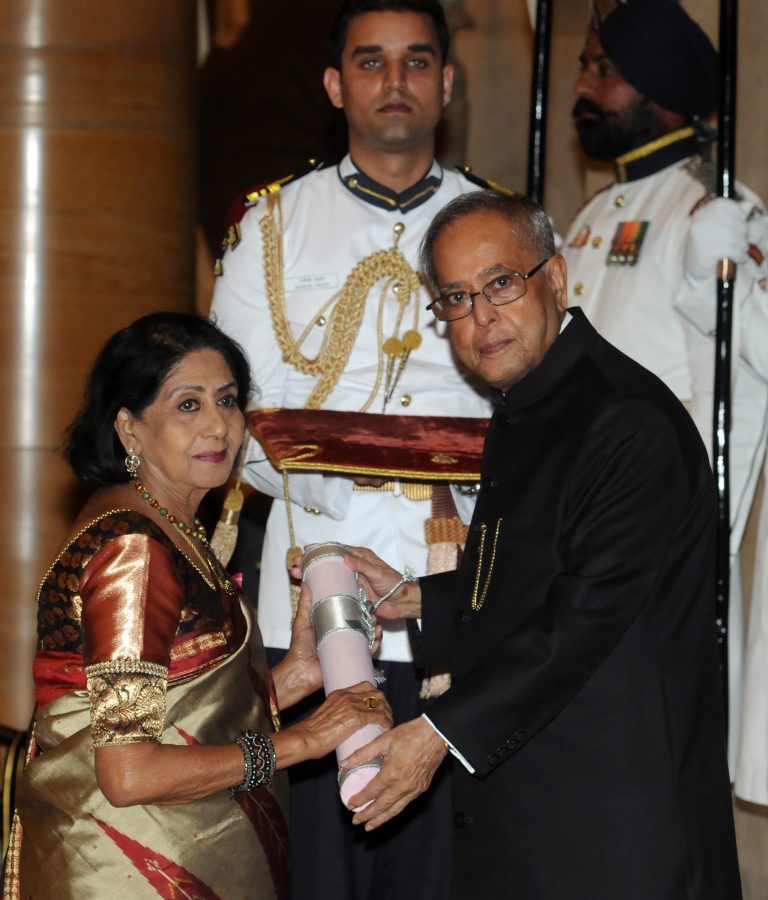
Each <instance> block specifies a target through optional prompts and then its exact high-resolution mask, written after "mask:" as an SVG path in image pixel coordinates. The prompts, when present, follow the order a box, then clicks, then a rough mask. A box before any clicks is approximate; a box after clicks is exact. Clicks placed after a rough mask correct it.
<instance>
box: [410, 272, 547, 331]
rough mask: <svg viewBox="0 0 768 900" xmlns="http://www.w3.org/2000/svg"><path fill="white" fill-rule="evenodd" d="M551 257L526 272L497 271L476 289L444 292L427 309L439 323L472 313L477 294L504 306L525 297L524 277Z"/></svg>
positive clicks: (525, 279)
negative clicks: (479, 288) (482, 285)
mask: <svg viewBox="0 0 768 900" xmlns="http://www.w3.org/2000/svg"><path fill="white" fill-rule="evenodd" d="M550 259H552V257H551V256H547V257H546V258H545V259H542V261H541V262H540V263H539V264H538V265H537V266H534V267H533V268H532V269H531V271H530V272H528V273H527V274H525V275H523V273H522V272H514V271H513V272H501V273H499V274H498V275H497V276H496V277H495V278H494V279H492V280H491V281H489V282H488V284H486V285H485V287H484V288H483V289H482V290H480V291H445V292H441V293H439V294H438V295H437V297H435V299H434V300H433V301H432V303H430V304H429V306H428V307H427V309H431V310H432V312H433V313H434V315H435V317H436V318H438V319H440V320H441V321H442V322H455V321H456V319H464V318H466V316H468V315H469V314H470V313H471V312H472V307H473V305H474V302H475V301H474V298H475V297H479V296H480V295H481V294H482V295H483V297H485V299H486V300H487V301H488V302H489V303H490V304H491V305H492V306H504V305H505V304H506V303H512V302H513V301H514V300H519V299H520V298H521V297H523V296H525V292H526V291H527V290H528V279H529V278H532V277H533V276H534V275H535V274H536V273H537V272H538V271H539V269H541V268H542V267H543V266H544V265H545V264H546V263H548V262H549V261H550Z"/></svg>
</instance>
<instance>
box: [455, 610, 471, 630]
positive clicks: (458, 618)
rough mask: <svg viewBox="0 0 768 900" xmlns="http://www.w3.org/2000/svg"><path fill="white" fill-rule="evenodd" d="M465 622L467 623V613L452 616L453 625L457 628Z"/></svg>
mask: <svg viewBox="0 0 768 900" xmlns="http://www.w3.org/2000/svg"><path fill="white" fill-rule="evenodd" d="M466 622H469V613H465V612H457V613H454V614H453V624H454V625H455V626H456V627H457V628H458V627H459V626H461V625H464V624H465V623H466Z"/></svg>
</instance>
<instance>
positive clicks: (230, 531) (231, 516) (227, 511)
mask: <svg viewBox="0 0 768 900" xmlns="http://www.w3.org/2000/svg"><path fill="white" fill-rule="evenodd" d="M247 444H248V432H246V434H245V440H244V441H243V446H242V447H241V449H240V463H239V465H238V467H237V479H236V481H235V483H234V485H233V486H232V487H231V488H230V489H229V490H228V491H227V496H226V497H225V498H224V505H223V506H222V509H221V516H219V521H218V522H217V523H216V528H214V530H213V535H212V536H211V540H210V545H211V549H212V550H213V552H214V553H215V554H216V556H217V557H218V558H219V562H220V563H221V564H222V566H224V568H226V567H227V566H228V565H229V561H230V559H232V554H233V553H234V552H235V545H236V544H237V532H238V522H239V521H240V512H241V511H242V509H243V492H242V490H241V488H240V482H241V481H242V478H243V466H244V465H245V448H246V446H247Z"/></svg>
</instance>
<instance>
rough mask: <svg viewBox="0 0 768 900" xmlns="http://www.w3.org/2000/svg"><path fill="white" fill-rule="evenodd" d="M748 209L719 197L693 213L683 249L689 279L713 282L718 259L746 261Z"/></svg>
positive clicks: (736, 261) (684, 264)
mask: <svg viewBox="0 0 768 900" xmlns="http://www.w3.org/2000/svg"><path fill="white" fill-rule="evenodd" d="M748 212H749V211H748V210H744V209H743V208H742V207H741V206H740V205H739V203H737V202H736V201H735V200H726V199H724V198H723V197H718V198H717V199H715V200H712V201H711V202H709V203H707V204H706V205H704V206H702V207H701V209H699V210H697V211H696V212H695V213H694V215H693V218H692V220H691V227H690V230H689V232H688V238H687V240H686V244H685V250H684V252H683V266H684V272H685V277H686V279H687V280H688V281H689V282H692V283H694V284H695V283H696V282H701V281H703V280H709V281H712V282H714V279H715V272H716V267H717V264H718V262H719V261H720V260H721V259H731V260H733V261H734V262H735V263H736V264H737V265H741V264H743V263H745V262H746V261H747V255H748V253H749V233H748V227H747V215H748ZM713 308H714V307H713Z"/></svg>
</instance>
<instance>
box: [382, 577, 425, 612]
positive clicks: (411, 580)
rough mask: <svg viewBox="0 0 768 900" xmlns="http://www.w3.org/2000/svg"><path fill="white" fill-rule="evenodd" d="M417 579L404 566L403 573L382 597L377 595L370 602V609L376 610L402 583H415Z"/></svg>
mask: <svg viewBox="0 0 768 900" xmlns="http://www.w3.org/2000/svg"><path fill="white" fill-rule="evenodd" d="M418 580H419V579H418V577H417V576H416V575H414V574H413V572H412V571H411V570H410V569H409V568H408V567H407V566H406V569H405V575H403V577H402V578H401V579H400V581H398V582H397V584H396V585H394V587H391V588H390V589H389V590H388V591H387V593H386V594H384V596H383V597H379V599H378V600H377V601H376V602H375V603H373V604H371V611H372V612H376V610H377V609H378V608H379V607H380V606H381V604H382V603H383V602H384V601H385V600H391V599H392V597H394V596H395V594H396V593H397V592H398V591H399V590H400V588H401V587H402V586H403V585H404V584H415V583H416V582H417V581H418Z"/></svg>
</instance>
